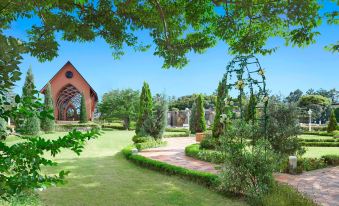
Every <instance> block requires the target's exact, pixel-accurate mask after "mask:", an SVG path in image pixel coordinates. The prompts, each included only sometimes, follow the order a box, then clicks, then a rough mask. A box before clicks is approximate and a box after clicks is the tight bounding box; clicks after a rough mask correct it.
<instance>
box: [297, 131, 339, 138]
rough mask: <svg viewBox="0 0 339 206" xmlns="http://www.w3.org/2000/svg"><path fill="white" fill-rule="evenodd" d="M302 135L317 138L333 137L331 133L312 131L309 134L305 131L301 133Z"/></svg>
mask: <svg viewBox="0 0 339 206" xmlns="http://www.w3.org/2000/svg"><path fill="white" fill-rule="evenodd" d="M303 134H306V135H317V136H330V137H332V136H333V133H328V132H326V131H313V132H309V131H305V132H303Z"/></svg>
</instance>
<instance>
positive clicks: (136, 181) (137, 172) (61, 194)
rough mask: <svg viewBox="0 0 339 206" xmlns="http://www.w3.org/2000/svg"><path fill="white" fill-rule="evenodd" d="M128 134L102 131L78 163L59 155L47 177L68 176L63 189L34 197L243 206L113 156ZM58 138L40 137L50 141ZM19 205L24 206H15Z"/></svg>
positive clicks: (58, 201) (54, 201)
mask: <svg viewBox="0 0 339 206" xmlns="http://www.w3.org/2000/svg"><path fill="white" fill-rule="evenodd" d="M133 134H134V132H129V131H110V132H108V131H106V132H105V134H103V135H102V136H101V137H99V139H97V140H92V141H90V142H89V143H88V145H86V147H85V150H84V152H83V153H82V154H81V156H80V157H78V156H76V155H75V154H73V153H72V152H69V151H63V152H62V153H61V154H60V155H59V156H57V157H56V159H55V160H56V161H57V162H59V165H58V166H57V167H56V168H47V169H46V172H47V173H49V174H53V173H56V172H57V171H59V170H60V169H64V170H70V171H71V173H70V174H69V176H68V177H67V181H68V182H67V184H66V185H63V186H58V187H50V188H48V189H47V190H44V191H42V192H39V196H40V198H41V202H42V203H41V204H42V205H72V206H73V205H119V206H120V205H121V206H124V205H126V206H129V205H246V203H244V201H240V200H236V199H235V200H233V199H229V198H227V197H224V196H223V195H221V194H218V193H216V192H214V191H212V190H210V189H208V188H205V187H204V186H201V185H198V184H196V183H193V182H191V181H188V180H184V179H182V178H179V177H176V176H167V175H164V174H161V173H159V172H156V171H152V170H149V169H145V168H141V167H139V166H137V165H135V164H133V163H131V162H129V161H128V160H126V159H125V158H124V157H123V155H122V154H121V153H119V151H120V150H121V149H122V148H123V147H125V146H126V145H129V144H131V142H132V141H131V138H132V136H133ZM59 135H61V133H55V134H48V135H45V136H46V137H48V138H56V137H57V136H59ZM46 155H47V154H46ZM0 204H1V202H0ZM16 205H25V204H16Z"/></svg>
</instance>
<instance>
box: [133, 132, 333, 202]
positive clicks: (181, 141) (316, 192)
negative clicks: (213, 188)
mask: <svg viewBox="0 0 339 206" xmlns="http://www.w3.org/2000/svg"><path fill="white" fill-rule="evenodd" d="M166 141H167V146H165V147H160V148H154V149H147V150H144V151H142V152H140V153H139V154H140V155H143V156H145V157H148V158H151V159H155V160H159V161H162V162H166V163H169V164H172V165H176V166H180V167H185V168H188V169H193V170H198V171H203V172H211V173H214V174H216V173H218V171H217V170H216V169H215V165H214V164H212V163H209V162H204V161H200V160H196V159H194V158H191V157H187V156H185V147H186V146H188V145H190V144H194V143H196V141H195V138H194V137H176V138H166ZM275 178H276V180H278V181H279V182H283V183H287V184H289V185H291V186H293V187H295V188H297V189H298V190H299V191H300V192H302V193H304V194H305V195H307V196H309V197H310V198H312V199H313V200H314V201H315V202H317V203H319V204H320V205H324V206H339V167H332V168H325V169H321V170H315V171H311V172H305V173H303V174H301V175H289V174H276V175H275Z"/></svg>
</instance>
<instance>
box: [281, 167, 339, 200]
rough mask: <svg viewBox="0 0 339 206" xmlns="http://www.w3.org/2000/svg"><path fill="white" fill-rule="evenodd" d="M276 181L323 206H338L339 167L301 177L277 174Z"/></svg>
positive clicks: (312, 172) (305, 173) (305, 174)
mask: <svg viewBox="0 0 339 206" xmlns="http://www.w3.org/2000/svg"><path fill="white" fill-rule="evenodd" d="M276 180H278V181H280V182H284V183H287V184H289V185H291V186H293V187H295V188H297V189H298V190H299V191H300V192H302V193H304V194H306V195H307V196H309V197H310V198H312V199H313V200H314V201H315V202H316V203H319V204H320V205H324V206H339V167H331V168H325V169H320V170H314V171H310V172H304V173H303V174H301V175H289V174H277V175H276Z"/></svg>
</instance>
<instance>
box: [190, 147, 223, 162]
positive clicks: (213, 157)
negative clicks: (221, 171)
mask: <svg viewBox="0 0 339 206" xmlns="http://www.w3.org/2000/svg"><path fill="white" fill-rule="evenodd" d="M185 154H186V155H187V156H189V157H193V158H195V159H199V160H202V161H206V162H213V163H216V164H219V163H223V162H224V161H225V158H226V157H225V155H224V154H223V153H222V152H220V151H215V150H205V149H200V145H199V144H192V145H189V146H187V147H186V148H185Z"/></svg>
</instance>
